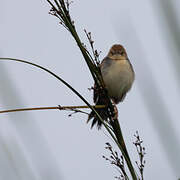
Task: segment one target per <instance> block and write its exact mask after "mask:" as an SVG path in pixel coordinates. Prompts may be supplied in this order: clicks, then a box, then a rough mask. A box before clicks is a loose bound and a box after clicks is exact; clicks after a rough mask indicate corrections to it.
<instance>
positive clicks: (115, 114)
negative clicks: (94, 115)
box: [112, 100, 118, 120]
mask: <svg viewBox="0 0 180 180" xmlns="http://www.w3.org/2000/svg"><path fill="white" fill-rule="evenodd" d="M112 105H113V117H112V119H113V120H117V119H118V109H117V106H116V103H115V102H114V101H113V100H112Z"/></svg>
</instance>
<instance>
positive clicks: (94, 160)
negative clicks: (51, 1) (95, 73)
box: [0, 0, 180, 180]
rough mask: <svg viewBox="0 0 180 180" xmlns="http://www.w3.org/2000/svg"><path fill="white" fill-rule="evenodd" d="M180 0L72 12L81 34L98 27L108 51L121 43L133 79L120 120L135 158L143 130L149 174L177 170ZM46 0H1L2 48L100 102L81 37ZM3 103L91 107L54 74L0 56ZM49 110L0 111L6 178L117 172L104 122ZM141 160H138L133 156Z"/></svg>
mask: <svg viewBox="0 0 180 180" xmlns="http://www.w3.org/2000/svg"><path fill="white" fill-rule="evenodd" d="M179 5H180V2H179V1H178V0H171V1H169V0H146V1H143V0H139V1H131V0H126V1H122V0H121V1H115V0H112V1H111V2H109V1H104V0H99V1H95V0H91V1H89V0H74V2H73V4H72V5H71V15H72V18H73V19H74V21H75V25H76V28H77V30H78V33H79V35H80V37H81V38H82V41H83V42H84V43H86V44H88V42H87V39H86V36H85V34H84V32H83V29H86V30H87V31H91V32H92V36H93V39H94V40H95V47H96V48H97V49H98V50H100V51H102V53H101V58H103V57H104V56H106V54H107V52H108V50H109V48H110V47H111V46H112V45H113V44H115V43H120V44H123V45H124V47H125V48H126V49H127V52H128V56H129V59H130V61H131V63H132V64H133V66H134V69H135V73H136V81H135V83H134V85H133V88H132V90H131V91H130V92H129V93H128V95H127V96H126V99H125V101H124V102H123V103H122V104H119V105H118V109H119V120H120V124H121V126H122V131H123V133H124V137H125V140H126V143H127V146H128V150H129V153H130V155H131V157H132V160H133V161H134V162H135V161H136V160H138V155H137V153H136V149H135V147H134V145H133V143H132V142H133V141H134V137H133V136H134V134H135V132H136V131H137V130H138V131H139V134H140V136H141V138H142V139H143V142H144V146H145V148H146V153H147V154H146V156H145V159H146V165H145V170H144V173H145V179H146V180H151V179H168V180H170V179H178V178H179V177H180V153H179V152H180V131H179V126H180V122H179V105H180V103H179V99H180V93H179V90H180V61H179V57H180V36H179V32H180V23H179V22H180V19H179V18H180V12H179V8H178V7H179ZM49 9H50V7H49V5H48V3H47V2H46V0H44V1H37V0H31V1H23V0H16V1H10V0H3V1H1V6H0V27H1V28H0V32H1V35H0V42H1V43H0V56H1V57H12V58H20V59H26V60H29V61H31V62H34V63H37V64H40V65H42V66H44V67H46V68H49V69H50V70H52V71H53V72H55V73H56V74H58V75H59V76H60V77H62V78H63V79H64V80H66V81H67V82H68V83H70V84H71V85H72V86H73V87H74V88H75V89H76V90H78V91H79V92H80V93H81V94H82V95H83V96H84V97H86V99H87V100H88V101H89V102H91V103H93V100H92V92H91V91H89V90H88V88H89V87H91V86H92V85H93V80H92V77H91V75H90V73H89V71H88V68H87V66H86V63H85V61H84V59H83V58H82V55H81V53H80V51H79V49H78V48H77V46H76V43H75V42H74V40H73V39H72V37H71V36H70V34H69V33H68V32H67V31H66V30H65V29H64V28H63V27H62V26H60V25H59V24H58V19H56V18H54V17H52V16H50V15H49V14H48V11H49ZM0 84H1V85H0V110H4V109H13V108H26V107H37V106H57V105H62V106H63V105H84V104H83V102H82V101H81V100H80V99H79V98H78V97H76V96H75V95H74V94H73V93H72V92H71V91H70V90H69V89H67V88H66V87H65V86H64V85H63V84H61V83H60V82H59V81H57V80H56V79H55V78H53V77H51V76H50V75H49V74H47V73H45V72H43V71H41V70H39V69H37V68H34V67H31V66H29V65H25V64H21V63H16V62H0ZM68 114H69V112H65V111H58V110H49V111H32V112H16V113H8V114H1V115H0V159H1V161H0V179H2V180H4V179H6V180H11V179H13V180H16V179H17V180H24V179H26V180H28V179H29V180H41V179H43V180H46V179H47V180H49V179H51V180H60V179H62V180H71V179H79V180H81V179H87V180H90V179H107V180H108V179H113V178H114V176H117V175H118V172H117V170H116V169H115V168H113V167H112V165H110V164H109V163H108V162H106V161H105V160H104V159H103V158H102V155H106V156H108V152H106V151H105V149H104V147H105V143H106V142H110V143H111V144H113V143H112V141H111V139H110V138H109V137H108V136H107V133H106V132H105V130H102V131H97V129H96V128H94V129H93V130H91V129H90V124H86V119H87V116H86V115H83V114H75V115H73V116H72V117H68ZM134 166H135V163H134Z"/></svg>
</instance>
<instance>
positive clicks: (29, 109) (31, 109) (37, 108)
mask: <svg viewBox="0 0 180 180" xmlns="http://www.w3.org/2000/svg"><path fill="white" fill-rule="evenodd" d="M92 107H94V108H96V109H99V108H105V105H96V106H92ZM88 108H89V107H88V106H54V107H35V108H20V109H9V110H3V111H0V113H1V114H2V113H9V112H17V111H35V110H50V109H58V110H67V109H68V110H75V109H88Z"/></svg>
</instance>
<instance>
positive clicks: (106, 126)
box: [0, 58, 118, 143]
mask: <svg viewBox="0 0 180 180" xmlns="http://www.w3.org/2000/svg"><path fill="white" fill-rule="evenodd" d="M0 60H7V61H16V62H21V63H25V64H29V65H32V66H35V67H37V68H40V69H42V70H44V71H46V72H48V73H49V74H51V75H52V76H54V77H55V78H56V79H58V80H59V81H61V82H62V83H63V84H64V85H66V86H67V87H68V88H69V89H71V90H72V91H73V92H74V93H75V94H76V95H77V96H78V97H79V98H80V99H81V100H82V101H84V103H85V104H86V105H87V106H88V107H89V108H90V109H91V110H92V111H94V113H95V114H96V116H97V117H98V119H99V120H100V121H101V122H102V123H103V125H104V127H105V128H106V130H107V131H108V132H109V134H110V135H111V137H112V138H113V140H114V141H115V142H116V143H118V142H117V140H116V137H115V136H114V135H113V133H112V132H111V130H110V129H109V127H108V125H106V124H105V123H104V121H103V119H102V118H101V116H100V115H99V114H98V113H97V111H96V110H95V109H94V108H93V106H91V105H90V104H89V103H88V102H87V101H86V99H85V98H84V97H83V96H81V94H79V92H77V91H76V90H75V89H74V88H73V87H72V86H71V85H70V84H68V83H67V82H66V81H64V80H63V79H62V78H60V77H59V76H58V75H56V74H55V73H53V72H52V71H50V70H49V69H47V68H44V67H43V66H40V65H38V64H35V63H31V62H29V61H25V60H22V59H15V58H0Z"/></svg>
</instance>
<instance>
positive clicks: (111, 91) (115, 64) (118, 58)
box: [88, 44, 135, 128]
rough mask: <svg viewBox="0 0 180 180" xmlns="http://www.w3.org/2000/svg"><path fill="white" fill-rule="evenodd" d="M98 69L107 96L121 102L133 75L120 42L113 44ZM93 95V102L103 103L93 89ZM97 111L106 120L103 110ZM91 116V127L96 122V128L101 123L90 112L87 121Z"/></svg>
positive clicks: (132, 79) (130, 84)
mask: <svg viewBox="0 0 180 180" xmlns="http://www.w3.org/2000/svg"><path fill="white" fill-rule="evenodd" d="M100 69H101V74H102V78H103V81H104V84H105V88H106V89H107V92H108V95H109V97H110V98H111V99H112V101H113V102H114V103H115V104H118V103H119V102H122V101H123V100H124V98H125V96H126V93H127V92H128V91H129V90H130V89H131V86H132V84H133V81H134V76H135V74H134V70H133V67H132V65H131V63H130V61H129V59H128V56H127V53H126V50H125V49H124V47H123V46H122V45H120V44H115V45H113V46H112V47H111V49H110V51H109V53H108V55H107V56H106V57H105V58H104V59H103V61H102V63H101V64H100ZM94 96H96V97H94V103H95V104H102V103H103V104H104V103H105V102H104V101H103V99H102V98H101V95H100V94H99V95H97V92H95V90H94ZM98 112H99V114H100V115H101V117H102V118H103V119H104V120H107V118H108V117H107V114H106V112H105V111H104V110H103V111H102V110H99V111H98ZM92 118H94V119H93V122H92V126H91V127H93V126H94V124H96V123H97V126H98V128H100V127H101V124H102V123H101V122H99V121H98V119H97V118H96V117H95V116H94V114H92V113H91V114H90V115H89V118H88V121H89V120H90V119H92Z"/></svg>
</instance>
